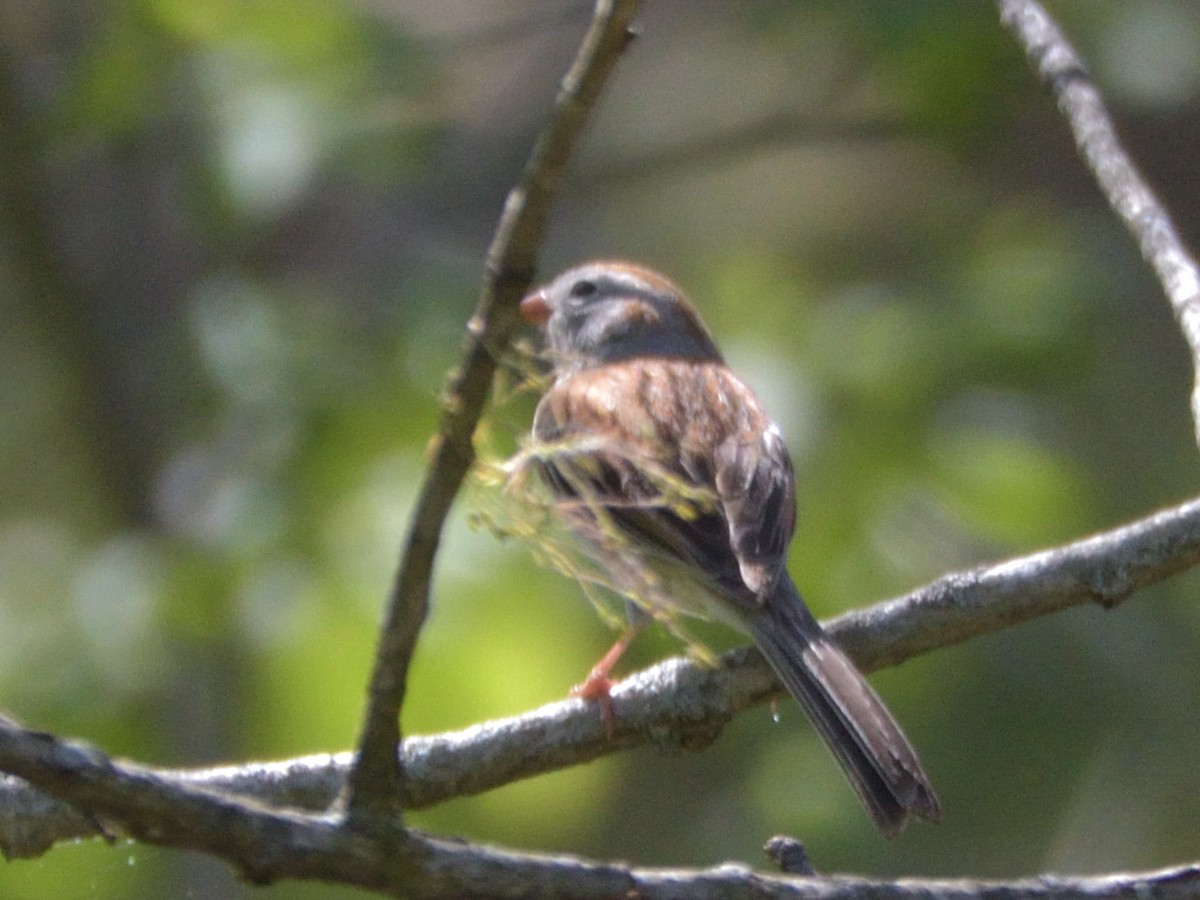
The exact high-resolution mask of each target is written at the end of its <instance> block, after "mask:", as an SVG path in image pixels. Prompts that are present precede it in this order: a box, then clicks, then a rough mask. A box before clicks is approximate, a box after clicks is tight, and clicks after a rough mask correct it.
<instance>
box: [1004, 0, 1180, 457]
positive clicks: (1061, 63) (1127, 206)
mask: <svg viewBox="0 0 1200 900" xmlns="http://www.w3.org/2000/svg"><path fill="white" fill-rule="evenodd" d="M997 3H998V5H999V7H1000V19H1001V21H1002V22H1003V23H1004V24H1005V25H1007V26H1008V27H1009V28H1010V29H1011V30H1012V32H1013V34H1014V35H1015V36H1016V38H1017V40H1018V41H1019V42H1020V44H1021V46H1022V47H1023V48H1024V49H1025V55H1026V56H1027V57H1028V58H1029V62H1030V63H1031V64H1032V65H1033V66H1034V68H1035V69H1036V70H1037V73H1038V75H1039V77H1040V78H1041V79H1042V81H1043V82H1044V83H1045V84H1046V85H1047V86H1048V87H1049V88H1050V90H1051V91H1053V92H1054V96H1055V99H1056V100H1057V101H1058V108H1059V110H1060V111H1061V112H1062V114H1063V115H1064V116H1065V117H1066V119H1067V123H1068V124H1069V125H1070V126H1071V132H1072V134H1073V135H1074V137H1075V145H1076V147H1077V148H1078V149H1079V153H1080V155H1081V156H1082V157H1083V160H1084V162H1085V163H1086V164H1087V167H1088V168H1089V169H1090V170H1091V172H1092V174H1093V175H1094V176H1095V178H1096V181H1097V182H1098V183H1099V185H1100V190H1101V191H1102V192H1103V193H1104V197H1105V199H1107V200H1108V203H1109V205H1110V206H1111V207H1112V209H1113V212H1115V213H1116V214H1117V217H1118V218H1120V220H1121V222H1122V223H1123V224H1124V225H1125V227H1126V228H1127V229H1128V230H1129V232H1130V234H1132V235H1133V237H1134V238H1135V239H1136V240H1137V243H1138V247H1139V249H1140V250H1141V251H1142V256H1143V257H1144V258H1145V260H1146V261H1147V262H1148V263H1150V267H1151V268H1152V269H1153V270H1154V274H1155V275H1156V276H1157V277H1158V280H1159V282H1160V283H1161V284H1162V287H1163V291H1164V292H1165V293H1166V295H1167V299H1168V300H1169V301H1170V303H1171V309H1172V311H1173V312H1174V313H1175V319H1176V320H1177V321H1178V322H1179V327H1180V329H1181V330H1182V331H1183V336H1184V338H1185V339H1186V340H1187V342H1188V345H1189V346H1190V347H1191V350H1192V365H1193V367H1194V368H1195V370H1196V382H1195V387H1194V388H1193V390H1192V418H1193V419H1194V420H1195V425H1196V439H1197V441H1200V268H1197V265H1196V261H1195V259H1193V258H1192V255H1191V254H1190V253H1189V252H1188V249H1187V247H1185V246H1184V244H1183V241H1182V240H1180V238H1179V234H1178V232H1176V230H1175V226H1174V224H1173V223H1172V222H1171V217H1170V215H1169V214H1168V213H1167V210H1166V209H1165V208H1164V206H1163V205H1162V203H1161V201H1159V199H1158V197H1156V196H1155V194H1154V191H1153V190H1151V188H1150V185H1149V184H1147V182H1146V179H1145V178H1143V177H1142V174H1141V173H1140V172H1139V171H1138V170H1137V167H1136V166H1134V164H1133V160H1131V159H1130V158H1129V154H1127V153H1126V152H1125V149H1124V148H1123V147H1122V146H1121V142H1120V140H1119V139H1118V137H1117V130H1116V128H1115V127H1114V126H1113V122H1112V117H1111V116H1110V115H1109V113H1108V110H1107V109H1106V108H1105V106H1104V99H1103V97H1101V95H1100V91H1099V90H1098V89H1097V88H1096V86H1095V84H1093V83H1092V80H1091V77H1090V76H1089V75H1088V71H1087V66H1086V65H1085V64H1084V62H1083V60H1082V59H1081V58H1080V57H1079V54H1078V53H1076V52H1075V48H1074V47H1072V46H1071V44H1070V42H1068V41H1067V39H1066V37H1065V36H1064V35H1063V33H1062V31H1061V30H1060V29H1059V27H1058V25H1057V24H1056V23H1055V22H1054V20H1053V19H1051V18H1050V16H1049V14H1048V13H1047V12H1046V10H1045V9H1043V8H1042V6H1041V5H1040V4H1039V3H1038V2H1037V0H997Z"/></svg>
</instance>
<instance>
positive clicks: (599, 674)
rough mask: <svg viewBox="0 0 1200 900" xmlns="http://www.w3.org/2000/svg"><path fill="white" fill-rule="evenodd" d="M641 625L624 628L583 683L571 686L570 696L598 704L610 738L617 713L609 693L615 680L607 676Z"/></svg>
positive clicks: (614, 727) (640, 628) (605, 729)
mask: <svg viewBox="0 0 1200 900" xmlns="http://www.w3.org/2000/svg"><path fill="white" fill-rule="evenodd" d="M642 627H643V626H642V623H640V622H639V623H637V624H631V625H630V626H629V627H628V628H626V629H625V632H624V633H623V634H622V635H621V636H620V637H619V638H618V639H617V642H616V643H615V644H613V645H612V647H611V648H609V651H608V652H607V653H605V654H604V657H603V658H602V659H601V660H600V662H598V663H596V665H594V666H592V671H591V672H589V673H588V677H587V678H585V679H584V680H583V683H582V684H577V685H575V687H573V688H571V696H572V697H579V698H580V699H581V700H595V701H596V702H597V703H599V704H600V718H601V719H602V720H603V721H604V733H605V734H607V735H608V736H609V737H610V738H611V737H612V736H613V732H614V731H615V729H616V724H617V714H616V711H615V710H614V709H613V702H612V697H611V696H610V694H609V692H610V691H611V690H612V686H613V685H614V684H615V683H616V682H614V681H613V680H612V678H611V677H609V676H610V673H611V672H612V670H613V667H614V666H615V665H616V664H617V661H618V660H620V658H621V656H622V654H624V653H625V650H626V649H627V648H628V647H629V645H630V644H631V643H633V639H634V638H635V637H637V636H638V633H639V632H640V631H641V630H642Z"/></svg>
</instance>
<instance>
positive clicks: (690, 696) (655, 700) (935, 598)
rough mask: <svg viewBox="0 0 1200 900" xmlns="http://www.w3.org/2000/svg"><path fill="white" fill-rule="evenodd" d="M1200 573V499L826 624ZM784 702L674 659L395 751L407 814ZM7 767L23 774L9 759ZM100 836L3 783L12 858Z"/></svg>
mask: <svg viewBox="0 0 1200 900" xmlns="http://www.w3.org/2000/svg"><path fill="white" fill-rule="evenodd" d="M1197 564H1200V499H1196V500H1190V501H1188V502H1187V503H1184V504H1181V505H1179V506H1175V507H1171V508H1169V509H1165V510H1162V511H1160V512H1157V513H1154V514H1153V515H1150V516H1147V517H1146V518H1143V519H1139V520H1137V521H1134V522H1131V523H1128V524H1125V525H1122V526H1120V527H1118V528H1114V529H1111V530H1109V531H1106V532H1102V533H1100V534H1096V535H1094V536H1092V537H1088V538H1084V539H1083V540H1079V541H1075V542H1073V543H1070V544H1066V545H1064V546H1061V547H1055V548H1051V549H1048V550H1043V551H1041V552H1038V553H1034V554H1031V555H1028V556H1023V557H1018V558H1016V559H1012V560H1008V561H1007V562H1001V563H998V564H994V565H989V566H981V567H979V568H977V569H972V570H969V571H966V572H958V573H952V574H949V575H946V576H944V577H942V578H939V579H938V580H937V581H934V582H932V583H930V584H928V585H926V586H924V587H922V588H919V589H917V590H915V591H913V592H912V593H910V594H907V595H905V596H903V597H899V598H896V599H894V600H891V601H888V602H886V603H881V604H878V605H876V606H872V607H869V608H867V609H862V610H855V611H852V612H849V613H846V614H844V615H842V616H839V617H838V618H837V619H835V620H833V621H832V622H830V623H828V624H829V629H830V631H831V632H832V633H833V634H834V635H835V636H836V637H837V639H838V640H839V641H840V642H841V643H842V644H843V645H845V646H846V648H847V649H848V650H849V651H850V653H851V655H852V656H853V657H854V659H855V661H856V662H857V663H858V664H859V665H860V666H862V667H863V668H864V669H867V670H873V669H878V668H882V667H884V666H889V665H895V664H897V663H900V662H903V661H904V660H907V659H910V658H912V657H914V656H918V655H920V654H922V653H926V652H928V651H930V650H934V649H937V648H940V647H946V646H951V645H953V644H956V643H961V642H962V641H965V640H968V639H969V638H971V637H974V636H978V635H982V634H987V633H991V632H995V631H1000V630H1002V629H1004V628H1006V627H1009V626H1011V625H1014V624H1017V623H1020V622H1025V621H1029V620H1031V619H1034V618H1036V617H1038V616H1043V615H1048V614H1050V613H1053V612H1057V611H1059V610H1063V609H1066V608H1068V607H1071V606H1076V605H1080V604H1083V603H1090V602H1098V603H1100V604H1101V605H1103V606H1106V607H1108V606H1112V605H1114V604H1116V603H1117V602H1119V601H1120V600H1122V599H1123V598H1125V597H1127V596H1129V595H1131V594H1132V593H1133V592H1135V591H1137V590H1140V589H1141V588H1144V587H1147V586H1148V585H1150V584H1153V583H1155V582H1158V581H1161V580H1163V579H1165V578H1167V577H1169V576H1171V575H1174V574H1177V573H1179V572H1182V571H1185V570H1186V569H1189V568H1191V567H1193V566H1195V565H1197ZM778 692H779V686H778V683H777V682H776V680H775V676H774V675H773V674H772V673H771V670H770V669H769V667H768V666H767V665H766V663H765V662H764V661H763V660H762V658H761V657H760V656H759V655H758V653H756V652H754V651H753V650H751V649H749V648H745V649H742V650H735V651H732V652H730V653H726V654H724V655H722V656H721V657H720V658H719V659H718V662H717V665H716V666H713V667H705V666H700V665H697V664H695V663H692V662H690V661H688V660H684V659H669V660H666V661H664V662H662V663H659V664H658V665H655V666H652V667H650V668H648V669H646V670H644V671H642V672H639V673H637V674H636V675H633V676H631V677H629V678H627V679H625V680H624V681H622V682H621V683H620V684H619V685H618V686H617V687H616V688H615V689H614V691H613V700H614V703H615V704H616V710H617V720H616V728H615V730H614V731H613V733H612V734H611V736H610V735H609V734H607V733H606V731H605V729H604V726H603V724H602V722H601V720H600V718H599V716H598V715H597V714H596V710H595V709H594V707H593V706H592V705H591V704H588V703H585V702H583V701H580V700H564V701H561V702H557V703H551V704H548V705H546V706H543V707H542V708H540V709H536V710H533V711H531V712H528V713H525V714H523V715H520V716H516V717H513V718H509V719H501V720H497V721H492V722H485V723H483V724H480V725H474V726H472V727H470V728H467V729H464V730H463V731H459V732H452V733H447V734H440V735H433V736H428V737H410V738H408V739H407V740H406V741H405V742H404V746H403V750H402V754H401V755H402V760H403V765H404V770H405V774H406V780H405V795H404V798H403V799H404V805H405V806H406V807H408V808H416V807H426V806H432V805H434V804H437V803H441V802H443V801H445V800H448V799H450V798H452V797H459V796H464V795H471V794H478V793H482V792H484V791H487V790H491V789H492V788H496V787H499V786H501V785H504V784H509V783H511V782H513V781H517V780H519V779H523V778H530V777H533V776H535V775H539V774H543V773H546V772H550V771H555V770H558V769H562V768H565V767H567V766H572V765H578V764H580V763H584V762H587V761H590V760H593V759H596V758H598V757H600V756H604V755H607V754H609V753H614V752H616V751H618V750H622V749H626V748H630V747H635V746H640V745H644V744H647V743H655V744H657V745H668V746H675V747H681V748H685V749H698V748H701V747H704V746H706V745H707V744H708V743H709V742H711V741H712V740H713V739H715V738H716V737H717V735H718V734H719V733H720V731H721V729H722V728H723V727H724V725H725V724H726V723H727V722H728V721H729V720H730V719H732V718H733V717H734V716H735V715H737V714H738V713H739V712H740V711H742V710H744V709H746V708H747V707H749V706H752V705H754V704H756V703H759V702H761V701H763V700H765V699H767V698H769V697H773V696H776V695H777V694H778ZM350 762H351V754H349V753H340V754H336V755H329V754H322V755H317V756H311V757H302V758H299V759H293V760H287V761H285V762H275V763H248V764H245V765H239V766H226V767H221V768H216V769H204V770H191V771H178V770H154V771H155V774H156V776H157V777H160V778H162V779H165V780H167V781H171V782H173V783H178V784H180V785H181V786H186V787H195V788H198V789H204V790H207V791H212V792H221V793H224V794H236V795H239V796H242V797H247V798H253V800H255V801H257V802H260V803H268V804H271V805H273V806H291V807H295V808H302V809H311V810H322V809H325V808H326V806H327V805H328V804H329V802H330V801H331V800H332V799H333V797H334V796H335V795H336V793H337V791H338V789H339V788H340V786H341V785H342V783H343V781H344V779H345V777H346V775H347V772H348V771H349V769H350ZM0 770H4V771H10V772H14V773H19V772H20V770H18V769H11V768H9V767H8V766H7V765H6V764H5V763H4V761H3V759H2V758H0ZM147 771H149V770H147ZM95 833H96V825H95V823H94V822H92V821H90V820H88V819H87V818H86V817H84V816H81V815H79V814H77V813H74V812H72V811H71V810H70V809H69V808H67V807H65V806H64V805H62V804H59V803H55V802H53V801H50V800H48V799H47V798H46V797H45V796H44V795H43V794H41V793H40V792H38V791H36V790H33V789H31V788H29V787H28V786H27V785H25V784H24V783H22V782H20V781H17V780H15V779H7V780H0V849H2V850H3V851H4V853H5V855H7V856H10V857H14V856H35V855H38V854H40V853H42V852H44V851H45V850H46V849H48V848H49V847H50V846H52V845H53V844H54V843H55V842H57V841H60V840H67V839H71V838H76V837H82V836H87V835H92V834H95Z"/></svg>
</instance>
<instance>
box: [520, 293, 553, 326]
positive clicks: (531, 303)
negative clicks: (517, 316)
mask: <svg viewBox="0 0 1200 900" xmlns="http://www.w3.org/2000/svg"><path fill="white" fill-rule="evenodd" d="M520 310H521V316H522V318H524V319H525V321H526V322H530V323H532V324H534V325H536V326H538V327H539V328H541V327H543V326H544V325H545V324H546V323H547V322H548V321H549V320H550V304H549V303H547V302H546V294H545V292H544V291H540V290H538V291H534V292H533V293H532V294H529V295H528V296H527V297H526V298H525V299H524V300H522V301H521V305H520Z"/></svg>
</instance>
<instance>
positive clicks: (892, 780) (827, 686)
mask: <svg viewBox="0 0 1200 900" xmlns="http://www.w3.org/2000/svg"><path fill="white" fill-rule="evenodd" d="M749 624H750V630H751V635H752V636H753V638H754V642H755V643H756V644H757V645H758V647H759V649H760V650H761V651H762V653H763V655H764V656H765V657H766V658H767V661H768V662H769V663H770V664H771V667H772V668H773V669H774V670H775V672H776V674H777V675H779V678H780V680H781V681H782V682H783V684H784V686H785V687H786V688H787V689H788V692H789V693H790V694H791V695H792V696H793V697H795V698H796V700H797V702H799V704H800V706H802V707H803V708H804V711H805V712H806V713H807V714H808V717H809V719H811V720H812V723H813V725H814V726H815V727H816V729H817V732H818V733H819V734H820V735H821V738H822V739H823V740H824V741H825V743H826V745H827V746H828V747H829V749H830V750H831V751H832V752H833V755H834V756H835V757H836V758H837V761H838V762H839V763H840V764H841V766H842V769H843V770H845V772H846V777H847V778H848V779H849V780H850V784H851V785H853V786H854V790H855V791H856V792H857V794H858V796H859V799H860V800H862V803H863V806H865V807H866V809H867V812H868V813H870V815H871V818H872V819H873V820H874V822H875V824H876V826H877V827H878V828H879V830H880V831H881V832H883V834H884V835H885V836H887V837H894V836H895V835H897V834H899V833H900V832H901V831H903V830H904V826H905V825H907V824H908V819H909V816H910V815H911V814H916V815H918V816H920V817H921V818H924V819H928V820H929V821H931V822H936V821H938V819H939V818H940V817H941V814H942V810H941V806H940V805H939V804H938V799H937V795H936V794H935V793H934V792H933V787H932V786H931V785H930V784H929V779H928V778H927V777H926V776H925V772H924V771H923V770H922V769H921V763H920V761H919V760H918V759H917V754H916V751H915V750H913V748H912V745H910V744H909V743H908V739H907V738H906V737H905V736H904V732H903V731H901V730H900V726H899V725H898V724H897V723H896V720H895V719H894V718H892V714H891V713H890V712H888V709H887V707H886V706H884V705H883V701H882V700H880V699H879V695H878V694H876V693H875V691H874V690H873V689H872V688H871V686H870V685H869V684H867V682H866V679H864V678H863V676H862V674H861V673H859V671H858V669H856V668H855V667H854V663H852V662H850V660H849V658H848V657H847V656H846V654H845V653H843V652H842V651H841V650H840V649H839V648H838V646H837V645H836V644H835V643H834V642H833V641H832V640H831V639H830V638H829V636H828V635H826V634H825V631H824V630H823V629H822V628H821V626H820V625H819V624H818V623H817V620H816V619H814V618H813V616H812V613H810V612H809V611H808V607H807V606H805V604H804V600H803V598H802V597H801V596H800V592H799V591H798V590H796V587H795V585H794V584H792V582H791V579H790V578H788V577H787V575H786V573H785V575H784V577H783V581H782V582H781V583H780V585H779V588H778V589H777V590H776V592H775V594H774V595H772V597H771V598H770V600H769V601H768V602H767V604H766V606H765V608H764V609H763V610H762V611H761V612H760V613H758V614H757V615H756V616H755V618H754V619H753V620H752V621H751V622H750V623H749Z"/></svg>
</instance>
